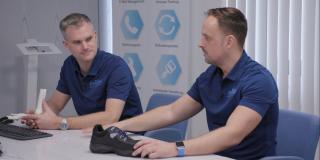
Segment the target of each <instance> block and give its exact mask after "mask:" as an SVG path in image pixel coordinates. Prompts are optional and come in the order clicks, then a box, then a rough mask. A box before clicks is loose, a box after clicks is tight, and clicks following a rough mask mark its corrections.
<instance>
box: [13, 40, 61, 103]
mask: <svg viewBox="0 0 320 160" xmlns="http://www.w3.org/2000/svg"><path fill="white" fill-rule="evenodd" d="M17 47H18V48H19V49H20V51H21V52H22V54H23V55H25V56H27V58H28V63H27V67H26V68H27V78H26V80H27V82H26V84H27V86H26V87H27V88H26V93H25V95H26V106H27V107H35V106H36V99H37V98H36V96H37V90H38V87H37V84H38V56H39V55H53V54H61V53H62V52H61V51H60V50H59V49H58V47H56V46H55V45H54V44H53V43H39V42H37V41H36V40H35V39H28V40H27V43H20V44H17ZM27 109H31V108H27Z"/></svg>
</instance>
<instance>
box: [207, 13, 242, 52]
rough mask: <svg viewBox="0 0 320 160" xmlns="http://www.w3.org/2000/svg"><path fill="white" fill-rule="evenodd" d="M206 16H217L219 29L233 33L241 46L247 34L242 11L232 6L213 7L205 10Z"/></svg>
mask: <svg viewBox="0 0 320 160" xmlns="http://www.w3.org/2000/svg"><path fill="white" fill-rule="evenodd" d="M206 15H207V16H213V17H215V18H217V20H218V23H219V27H220V29H221V30H222V31H223V32H224V33H225V34H232V35H234V36H235V37H236V38H237V40H238V43H239V45H240V46H241V47H242V48H243V46H244V42H245V39H246V36H247V31H248V27H247V20H246V17H245V16H244V15H243V13H242V12H241V11H240V10H238V9H236V8H232V7H225V8H214V9H209V10H208V11H207V12H206Z"/></svg>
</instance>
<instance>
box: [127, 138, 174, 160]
mask: <svg viewBox="0 0 320 160" xmlns="http://www.w3.org/2000/svg"><path fill="white" fill-rule="evenodd" d="M133 148H134V150H135V151H134V152H133V153H132V155H133V156H137V155H140V156H141V157H142V158H143V157H147V158H151V159H154V158H168V157H175V156H177V155H178V151H177V149H176V144H175V143H168V142H164V141H160V140H156V139H143V140H140V141H139V142H138V143H136V144H135V145H134V147H133Z"/></svg>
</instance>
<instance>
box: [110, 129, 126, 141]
mask: <svg viewBox="0 0 320 160" xmlns="http://www.w3.org/2000/svg"><path fill="white" fill-rule="evenodd" d="M116 136H118V137H119V139H120V140H122V141H124V142H125V141H127V139H128V136H127V134H126V133H125V132H124V131H122V130H121V129H119V128H117V127H114V126H112V127H111V128H110V137H111V138H114V137H116Z"/></svg>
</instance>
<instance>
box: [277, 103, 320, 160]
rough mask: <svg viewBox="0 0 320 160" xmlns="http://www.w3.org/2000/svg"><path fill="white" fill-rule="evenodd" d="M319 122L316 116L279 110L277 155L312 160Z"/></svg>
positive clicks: (317, 139)
mask: <svg viewBox="0 0 320 160" xmlns="http://www.w3.org/2000/svg"><path fill="white" fill-rule="evenodd" d="M319 120H320V119H319V117H318V116H314V115H310V114H306V113H301V112H295V111H289V110H283V109H280V110H279V124H278V130H277V142H278V143H277V149H276V152H277V155H278V156H299V157H301V158H303V159H305V160H313V159H314V156H315V153H316V148H317V144H318V141H319V129H320V122H319Z"/></svg>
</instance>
